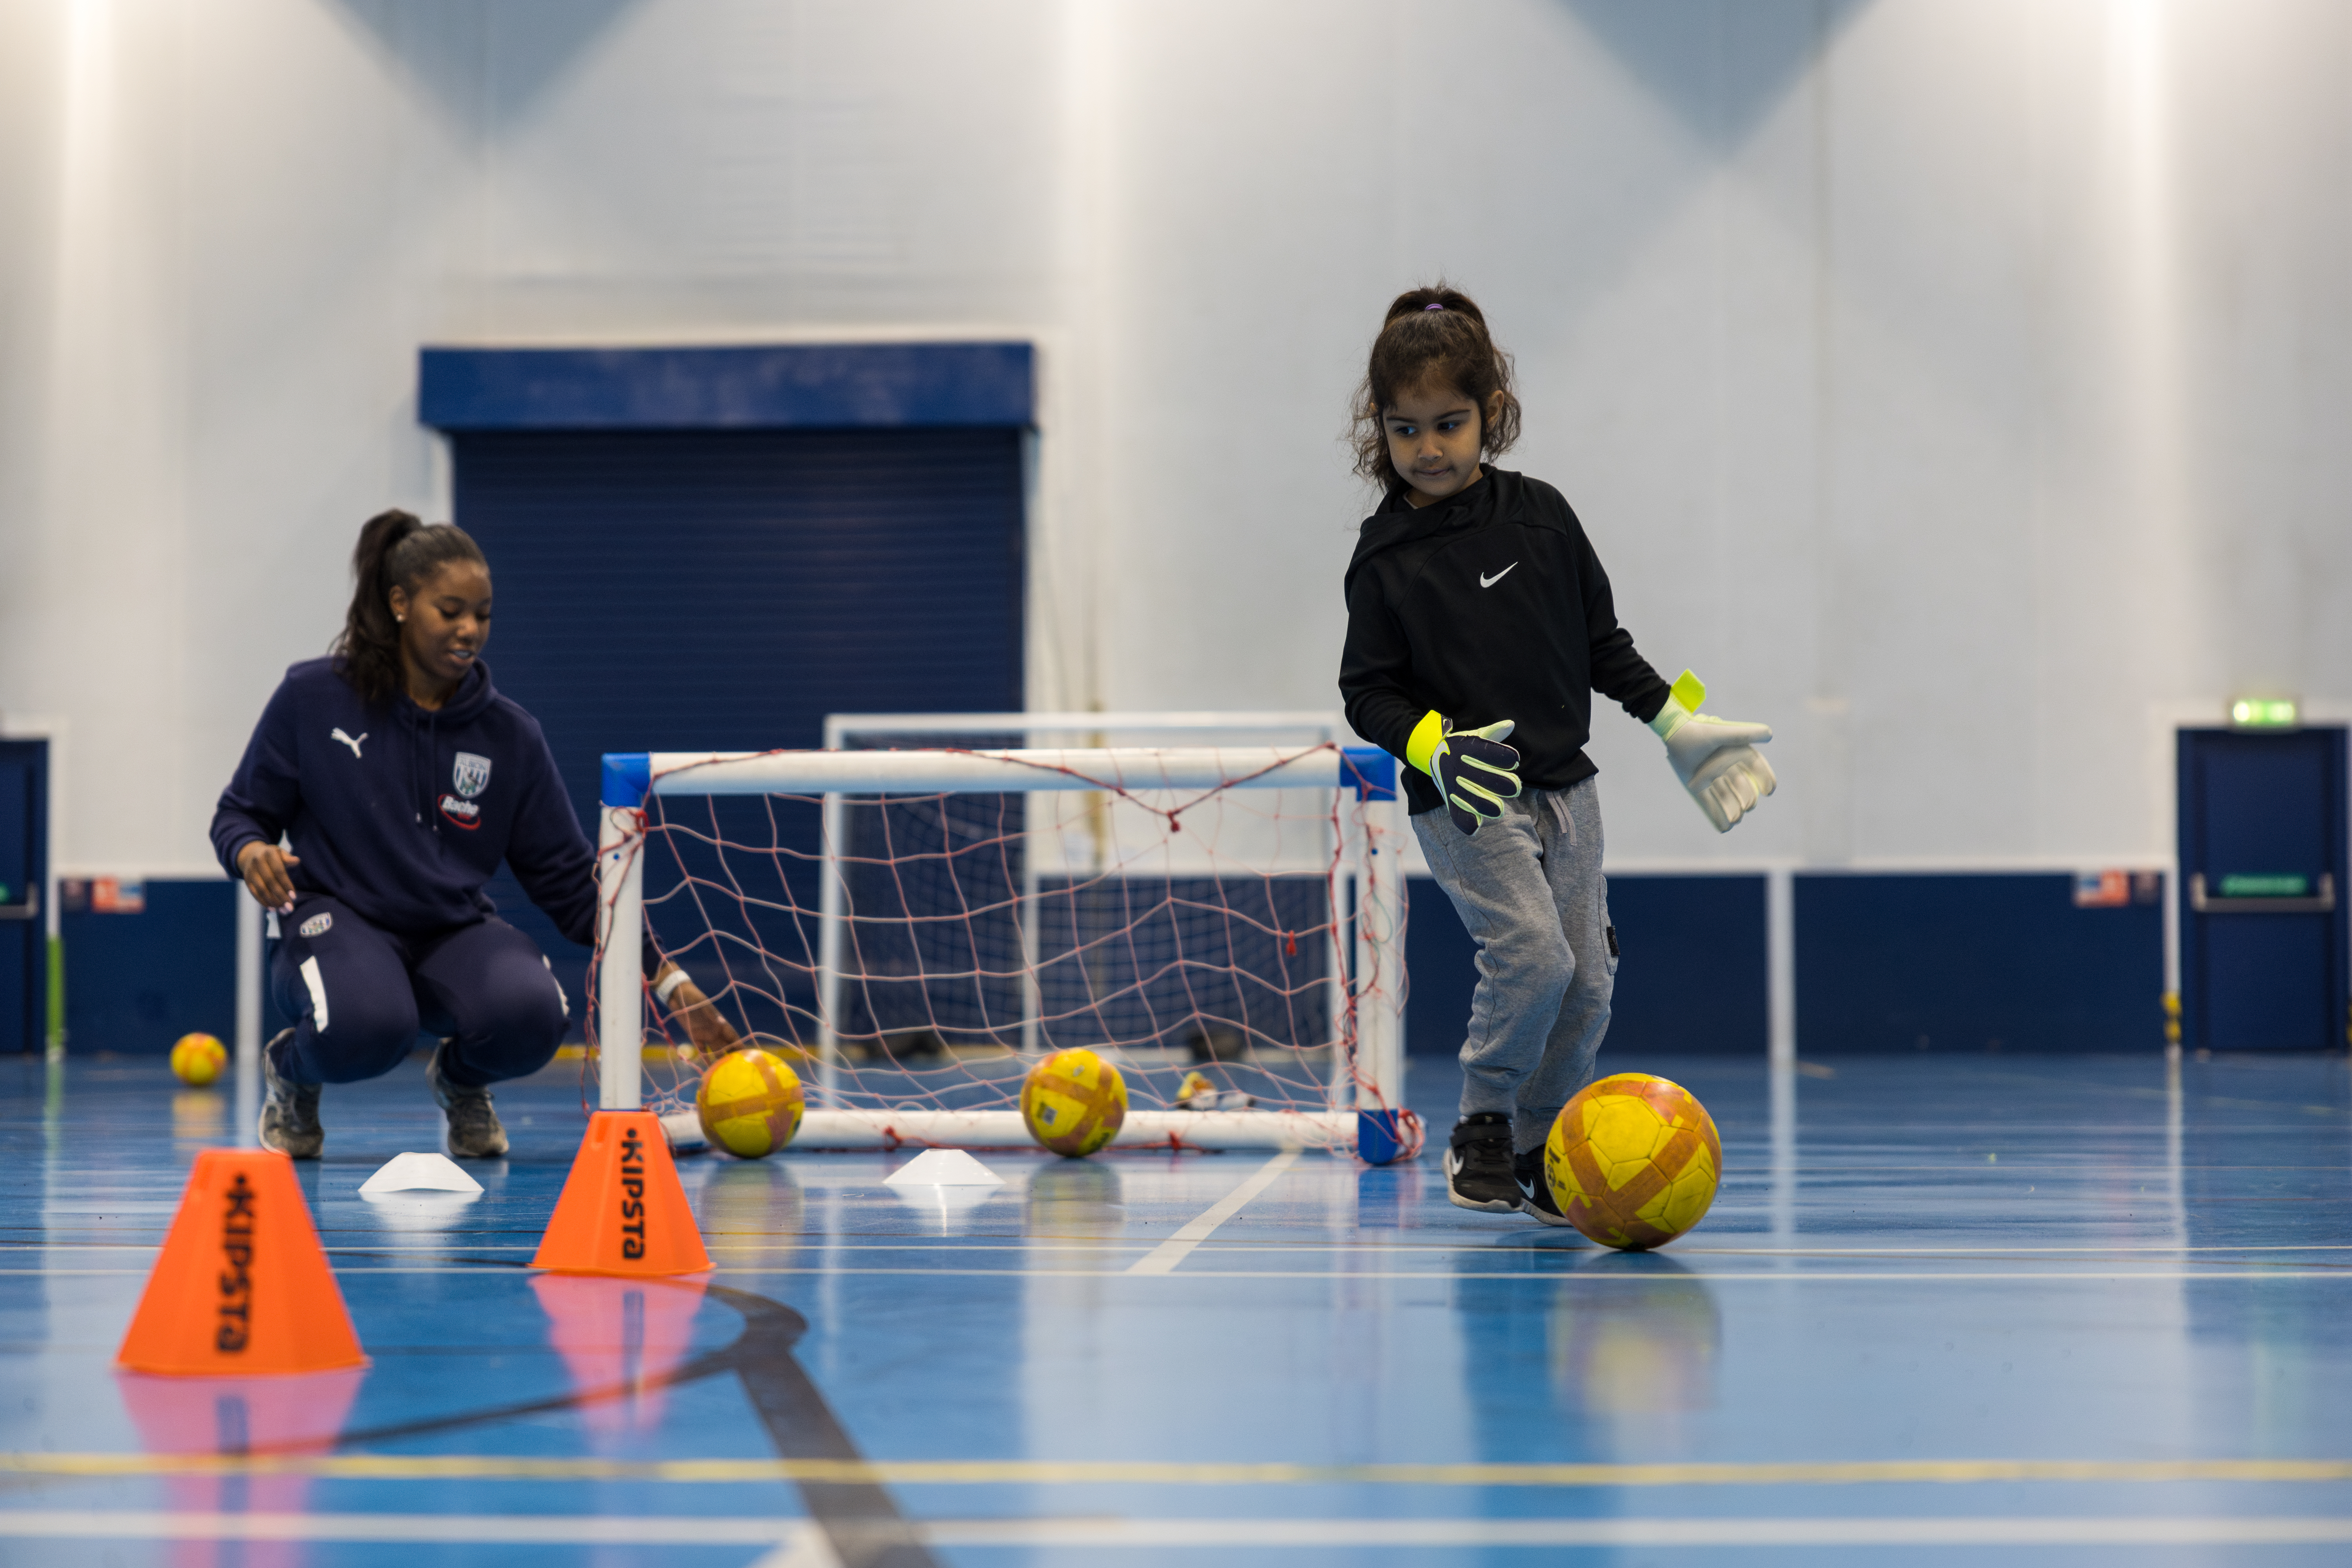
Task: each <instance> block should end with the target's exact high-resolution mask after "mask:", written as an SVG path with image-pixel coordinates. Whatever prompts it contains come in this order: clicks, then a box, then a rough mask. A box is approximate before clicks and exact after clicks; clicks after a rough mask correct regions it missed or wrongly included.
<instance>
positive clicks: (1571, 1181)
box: [1544, 1072, 1723, 1252]
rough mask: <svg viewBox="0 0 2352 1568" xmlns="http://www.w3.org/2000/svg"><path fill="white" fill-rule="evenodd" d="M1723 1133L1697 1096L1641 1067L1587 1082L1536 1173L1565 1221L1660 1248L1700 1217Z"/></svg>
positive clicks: (1602, 1237)
mask: <svg viewBox="0 0 2352 1568" xmlns="http://www.w3.org/2000/svg"><path fill="white" fill-rule="evenodd" d="M1722 1176H1723V1140H1722V1139H1721V1138H1720V1137H1718V1136H1717V1133H1716V1131H1715V1119H1714V1118H1713V1117H1711V1116H1709V1115H1707V1113H1706V1107H1705V1106H1703V1105H1701V1104H1700V1103H1699V1102H1698V1098H1697V1096H1696V1095H1694V1094H1692V1093H1691V1091H1690V1090H1688V1089H1685V1088H1684V1087H1683V1086H1682V1085H1680V1084H1678V1083H1674V1082H1670V1081H1669V1080H1667V1079H1662V1078H1658V1077H1655V1076H1654V1075H1652V1074H1650V1073H1644V1072H1624V1073H1616V1074H1613V1075H1612V1076H1611V1077H1608V1078H1604V1079H1598V1080H1596V1081H1595V1082H1593V1083H1591V1084H1588V1085H1586V1086H1585V1088H1584V1089H1582V1090H1581V1091H1580V1092H1579V1093H1578V1094H1577V1096H1576V1098H1575V1099H1573V1100H1570V1101H1569V1102H1568V1104H1567V1105H1566V1106H1564V1107H1562V1108H1561V1110H1560V1113H1559V1118H1558V1119H1557V1120H1555V1121H1553V1122H1552V1124H1551V1134H1550V1136H1549V1137H1548V1138H1546V1139H1545V1140H1544V1180H1545V1181H1547V1182H1549V1184H1551V1195H1552V1199H1553V1201H1554V1202H1556V1203H1558V1204H1559V1212H1560V1213H1562V1214H1564V1215H1567V1216H1568V1221H1569V1223H1570V1225H1573V1226H1576V1228H1577V1229H1579V1230H1580V1231H1582V1232H1583V1233H1584V1234H1585V1235H1587V1236H1589V1237H1591V1238H1592V1239H1593V1240H1595V1241H1597V1242H1599V1243H1601V1246H1603V1247H1618V1248H1621V1249H1622V1250H1624V1251H1628V1252H1638V1251H1641V1250H1643V1248H1645V1247H1658V1246H1662V1245H1664V1243H1666V1242H1669V1241H1672V1240H1673V1239H1674V1238H1675V1237H1678V1236H1680V1235H1682V1234H1683V1233H1684V1232H1685V1231H1686V1230H1688V1229H1690V1227H1691V1226H1695V1225H1696V1224H1697V1223H1698V1222H1699V1221H1700V1220H1701V1219H1703V1218H1705V1217H1706V1211H1707V1206H1708V1205H1710V1204H1712V1203H1714V1202H1715V1189H1716V1184H1717V1183H1718V1182H1719V1181H1721V1180H1722Z"/></svg>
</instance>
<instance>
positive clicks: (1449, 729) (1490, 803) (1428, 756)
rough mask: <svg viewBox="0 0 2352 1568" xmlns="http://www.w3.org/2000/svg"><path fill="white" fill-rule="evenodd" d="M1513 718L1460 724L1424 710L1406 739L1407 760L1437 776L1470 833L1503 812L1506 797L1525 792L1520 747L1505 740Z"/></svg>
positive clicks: (1449, 806) (1457, 822) (1451, 812)
mask: <svg viewBox="0 0 2352 1568" xmlns="http://www.w3.org/2000/svg"><path fill="white" fill-rule="evenodd" d="M1510 733H1511V721H1510V720H1508V719H1506V720H1504V721H1501V722H1500V723H1496V724H1489V725H1487V726H1486V728H1485V729H1483V730H1456V729H1455V728H1454V721H1453V720H1451V719H1448V718H1447V717H1445V715H1444V714H1443V713H1440V712H1438V711H1436V710H1434V709H1433V710H1430V711H1429V712H1427V713H1425V714H1423V715H1422V720H1421V722H1420V723H1418V724H1416V725H1414V726H1413V727H1412V739H1411V740H1409V741H1407V742H1405V746H1404V760H1405V761H1406V762H1408V763H1412V765H1413V766H1414V767H1417V768H1419V769H1420V770H1421V771H1422V772H1423V773H1427V774H1428V775H1429V776H1430V777H1431V778H1433V779H1434V780H1436V781H1437V793H1438V794H1439V795H1442V796H1444V800H1445V811H1446V815H1447V816H1451V817H1453V818H1454V826H1456V827H1458V828H1460V829H1461V830H1462V831H1463V832H1465V833H1475V832H1477V831H1478V827H1479V825H1480V824H1481V823H1487V822H1496V821H1499V820H1501V818H1502V815H1503V803H1504V802H1505V801H1507V800H1511V799H1514V798H1516V797H1517V795H1518V793H1519V753H1518V751H1517V748H1515V747H1511V746H1507V745H1505V744H1503V742H1504V741H1505V740H1506V739H1507V738H1508V737H1509V735H1510Z"/></svg>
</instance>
